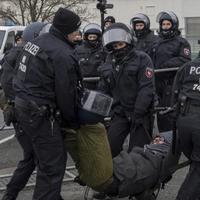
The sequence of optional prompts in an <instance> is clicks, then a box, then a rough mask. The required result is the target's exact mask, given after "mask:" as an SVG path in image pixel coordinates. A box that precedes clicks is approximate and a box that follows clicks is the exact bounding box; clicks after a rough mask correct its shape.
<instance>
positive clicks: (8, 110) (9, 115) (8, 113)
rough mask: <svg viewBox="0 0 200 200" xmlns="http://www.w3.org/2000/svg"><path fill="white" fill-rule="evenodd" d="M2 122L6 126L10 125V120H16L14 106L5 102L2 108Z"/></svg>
mask: <svg viewBox="0 0 200 200" xmlns="http://www.w3.org/2000/svg"><path fill="white" fill-rule="evenodd" d="M3 117H4V122H5V124H6V125H7V126H10V124H11V123H12V122H16V118H15V111H14V106H13V105H11V104H6V105H5V106H4V108H3Z"/></svg>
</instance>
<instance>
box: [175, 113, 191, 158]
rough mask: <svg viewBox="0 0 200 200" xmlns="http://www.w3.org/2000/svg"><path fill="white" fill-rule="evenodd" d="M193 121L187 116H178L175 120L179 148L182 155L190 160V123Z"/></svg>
mask: <svg viewBox="0 0 200 200" xmlns="http://www.w3.org/2000/svg"><path fill="white" fill-rule="evenodd" d="M192 120H193V119H190V117H188V116H180V117H179V118H178V120H177V128H178V134H179V138H180V147H181V150H182V152H183V153H184V155H185V156H186V157H187V158H188V159H190V157H191V154H192V150H193V142H192V133H191V126H193V125H192V124H191V123H193V122H192Z"/></svg>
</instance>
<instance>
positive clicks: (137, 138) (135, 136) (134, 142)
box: [128, 124, 151, 152]
mask: <svg viewBox="0 0 200 200" xmlns="http://www.w3.org/2000/svg"><path fill="white" fill-rule="evenodd" d="M150 141H151V135H150V132H149V129H148V128H147V127H145V125H144V124H142V125H140V126H138V127H136V128H134V127H133V129H132V130H131V133H130V141H129V148H128V152H130V151H131V150H132V148H133V147H134V146H139V147H144V145H145V144H149V143H150Z"/></svg>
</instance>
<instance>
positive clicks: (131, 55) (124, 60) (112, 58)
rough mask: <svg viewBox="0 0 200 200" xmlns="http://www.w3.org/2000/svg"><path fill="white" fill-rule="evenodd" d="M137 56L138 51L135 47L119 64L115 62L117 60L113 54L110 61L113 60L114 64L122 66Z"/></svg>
mask: <svg viewBox="0 0 200 200" xmlns="http://www.w3.org/2000/svg"><path fill="white" fill-rule="evenodd" d="M135 56H136V49H135V48H134V47H133V48H132V49H131V50H130V51H129V53H128V54H127V55H126V56H125V57H124V58H123V59H122V60H121V61H120V62H119V63H117V62H116V61H115V58H114V56H113V55H112V53H111V59H110V60H112V62H113V63H115V64H118V65H121V64H125V63H127V62H128V61H129V60H130V59H133V58H134V57H135Z"/></svg>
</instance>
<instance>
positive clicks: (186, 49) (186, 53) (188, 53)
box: [183, 48, 190, 56]
mask: <svg viewBox="0 0 200 200" xmlns="http://www.w3.org/2000/svg"><path fill="white" fill-rule="evenodd" d="M183 52H184V54H185V55H186V56H189V55H190V50H189V49H188V48H184V49H183Z"/></svg>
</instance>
